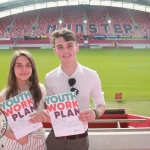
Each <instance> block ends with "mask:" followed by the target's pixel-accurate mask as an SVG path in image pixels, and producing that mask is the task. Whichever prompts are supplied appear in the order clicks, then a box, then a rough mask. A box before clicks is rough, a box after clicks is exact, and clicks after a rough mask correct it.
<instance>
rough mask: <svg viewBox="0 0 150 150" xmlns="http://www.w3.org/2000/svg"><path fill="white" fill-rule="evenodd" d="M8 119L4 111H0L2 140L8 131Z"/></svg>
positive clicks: (0, 134)
mask: <svg viewBox="0 0 150 150" xmlns="http://www.w3.org/2000/svg"><path fill="white" fill-rule="evenodd" d="M7 125H8V123H7V118H6V116H5V114H4V112H3V111H2V110H0V138H1V137H2V136H3V135H4V134H5V132H6V130H7Z"/></svg>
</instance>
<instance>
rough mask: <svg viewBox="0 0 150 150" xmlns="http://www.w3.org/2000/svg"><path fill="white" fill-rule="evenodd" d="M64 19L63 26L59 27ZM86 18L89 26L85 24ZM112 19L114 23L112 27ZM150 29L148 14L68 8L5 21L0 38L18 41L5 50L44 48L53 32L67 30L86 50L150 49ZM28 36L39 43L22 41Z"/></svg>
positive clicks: (43, 10) (1, 27)
mask: <svg viewBox="0 0 150 150" xmlns="http://www.w3.org/2000/svg"><path fill="white" fill-rule="evenodd" d="M60 18H61V19H62V24H59V23H58V20H59V19H60ZM85 18H86V19H87V23H83V20H84V19H85ZM109 19H111V23H108V20H109ZM149 26H150V14H149V13H147V12H140V11H137V10H128V9H124V8H114V7H108V6H90V9H81V8H79V6H64V7H53V8H46V9H41V10H40V9H39V10H34V11H29V12H24V13H21V14H17V15H12V16H8V17H4V18H1V19H0V38H1V39H5V38H6V39H8V40H10V39H12V40H14V41H13V42H12V43H9V45H6V43H5V41H4V44H3V47H5V48H6V47H7V48H12V47H15V48H16V47H28V46H26V44H30V45H31V46H33V45H34V46H35V47H40V48H41V47H44V45H41V46H40V45H38V44H42V43H43V41H44V40H46V41H49V40H48V36H49V35H50V33H51V32H53V31H54V30H55V29H59V28H62V27H67V28H69V29H71V30H73V31H74V32H75V33H76V36H77V39H78V41H80V42H79V45H80V47H82V48H84V47H90V48H150V44H149V42H148V40H146V39H149V34H150V29H149ZM25 36H27V37H28V38H29V39H30V40H33V39H36V40H35V43H34V44H32V42H33V41H32V42H31V43H30V42H24V41H20V39H22V40H23V39H25ZM37 39H38V40H37ZM86 39H88V43H87V44H85V40H86ZM141 39H142V40H141ZM15 40H17V43H16V44H15ZM42 40H43V41H42ZM121 40H122V41H121ZM139 40H140V41H139ZM81 41H82V42H81ZM114 41H116V42H114ZM37 42H38V43H37ZM10 44H11V45H10ZM43 44H44V43H43ZM47 44H48V45H46V46H45V48H46V47H48V46H50V47H51V45H49V44H50V43H47ZM1 46H2V43H1Z"/></svg>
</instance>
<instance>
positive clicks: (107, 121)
mask: <svg viewBox="0 0 150 150" xmlns="http://www.w3.org/2000/svg"><path fill="white" fill-rule="evenodd" d="M117 122H120V123H121V122H124V123H125V122H146V119H96V120H94V121H91V122H89V123H117Z"/></svg>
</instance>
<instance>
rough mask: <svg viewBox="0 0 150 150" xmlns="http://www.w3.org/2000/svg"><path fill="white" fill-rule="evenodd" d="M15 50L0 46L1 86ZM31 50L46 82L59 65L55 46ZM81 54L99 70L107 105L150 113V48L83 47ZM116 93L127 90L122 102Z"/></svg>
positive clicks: (89, 64) (42, 80)
mask: <svg viewBox="0 0 150 150" xmlns="http://www.w3.org/2000/svg"><path fill="white" fill-rule="evenodd" d="M13 52H14V51H13V50H0V90H2V89H3V88H4V86H5V85H6V82H7V75H8V70H9V63H10V58H11V55H12V54H13ZM30 52H31V53H32V54H33V56H34V58H35V61H36V65H37V70H38V75H39V79H40V82H42V83H43V82H44V77H45V74H46V73H47V72H49V71H50V70H52V69H54V68H55V67H57V66H58V65H59V59H58V58H57V57H56V56H55V55H54V53H53V51H52V50H30ZM77 58H78V61H79V62H80V63H81V64H83V65H85V66H87V67H89V68H91V69H94V70H96V71H97V72H98V74H99V76H100V79H101V82H102V89H103V92H104V97H105V100H106V106H107V108H116V107H117V108H122V107H123V108H126V111H127V112H128V113H135V114H139V115H146V116H150V109H149V107H150V50H144V49H136V50H133V49H132V50H131V49H125V50H124V49H121V50H120V49H117V50H116V49H115V50H112V49H111V50H107V49H105V50H102V49H83V50H82V49H81V50H80V52H79V53H78V54H77ZM91 80H92V79H91ZM115 93H122V94H123V97H122V101H121V102H116V101H115ZM91 106H93V105H92V104H91Z"/></svg>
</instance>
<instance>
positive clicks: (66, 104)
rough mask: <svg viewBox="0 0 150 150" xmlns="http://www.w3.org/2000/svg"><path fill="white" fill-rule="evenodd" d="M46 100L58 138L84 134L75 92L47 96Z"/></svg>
mask: <svg viewBox="0 0 150 150" xmlns="http://www.w3.org/2000/svg"><path fill="white" fill-rule="evenodd" d="M45 100H46V105H47V109H48V112H49V115H50V117H51V123H52V126H53V129H54V133H55V136H56V137H59V136H68V135H75V134H82V133H84V126H83V123H82V122H81V121H80V120H79V119H78V114H79V113H80V110H79V106H78V100H77V98H76V94H75V92H69V93H63V94H58V95H52V96H47V97H46V98H45Z"/></svg>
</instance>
